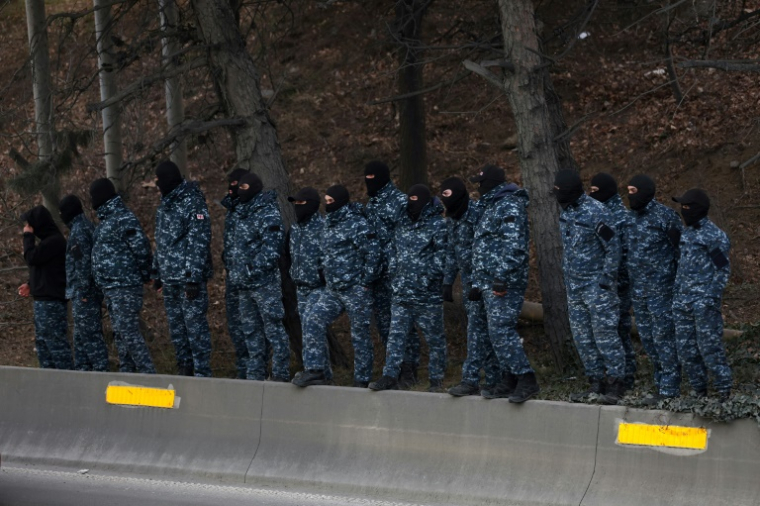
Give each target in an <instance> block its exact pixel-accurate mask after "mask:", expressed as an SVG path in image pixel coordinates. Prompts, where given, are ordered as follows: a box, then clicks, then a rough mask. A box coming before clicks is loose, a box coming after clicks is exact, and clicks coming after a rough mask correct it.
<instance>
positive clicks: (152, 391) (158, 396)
mask: <svg viewBox="0 0 760 506" xmlns="http://www.w3.org/2000/svg"><path fill="white" fill-rule="evenodd" d="M106 402H107V403H108V404H126V405H129V406H150V407H153V408H173V407H174V390H169V389H166V388H147V387H137V386H121V385H108V389H107V390H106Z"/></svg>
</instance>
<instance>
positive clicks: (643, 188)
mask: <svg viewBox="0 0 760 506" xmlns="http://www.w3.org/2000/svg"><path fill="white" fill-rule="evenodd" d="M628 186H635V187H636V189H637V190H638V191H637V192H636V193H629V194H628V203H629V204H630V205H631V209H633V210H634V211H641V210H642V209H644V208H645V207H646V206H647V204H649V203H650V202H651V201H652V200H653V199H654V192H655V190H656V189H657V188H656V187H655V184H654V181H653V180H652V178H651V177H649V176H645V175H644V174H639V175H638V176H633V178H632V179H631V180H630V181H628Z"/></svg>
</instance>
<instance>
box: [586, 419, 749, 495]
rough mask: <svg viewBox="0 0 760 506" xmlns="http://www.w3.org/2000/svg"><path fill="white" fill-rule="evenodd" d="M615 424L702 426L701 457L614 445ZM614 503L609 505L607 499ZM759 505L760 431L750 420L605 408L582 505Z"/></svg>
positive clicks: (683, 451)
mask: <svg viewBox="0 0 760 506" xmlns="http://www.w3.org/2000/svg"><path fill="white" fill-rule="evenodd" d="M620 421H625V422H633V423H637V422H641V423H647V424H653V425H665V426H672V425H676V426H683V427H705V428H707V429H708V430H709V431H710V435H709V438H708V441H707V449H706V450H705V451H703V452H693V451H688V450H666V449H657V448H644V447H621V446H620V445H619V444H616V440H617V427H618V423H619V422H620ZM611 498H613V499H614V500H611ZM610 504H614V505H615V506H641V505H647V506H655V505H684V506H686V505H689V506H719V505H725V506H757V505H760V429H759V428H758V424H757V422H755V421H754V420H738V421H734V422H732V423H730V424H725V423H714V422H711V421H709V420H704V419H700V418H698V417H695V416H694V415H691V414H683V413H669V412H665V411H643V410H633V409H631V410H628V409H625V408H622V407H617V406H615V407H604V408H602V410H601V416H600V418H599V445H598V447H597V458H596V471H595V472H594V479H593V480H592V482H591V486H590V487H589V491H588V493H587V494H586V497H585V498H584V499H583V502H582V503H581V506H608V505H610Z"/></svg>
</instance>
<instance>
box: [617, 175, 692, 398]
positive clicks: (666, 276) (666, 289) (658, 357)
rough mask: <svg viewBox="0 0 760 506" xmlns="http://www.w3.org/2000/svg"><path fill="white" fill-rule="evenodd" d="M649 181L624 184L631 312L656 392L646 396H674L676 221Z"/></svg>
mask: <svg viewBox="0 0 760 506" xmlns="http://www.w3.org/2000/svg"><path fill="white" fill-rule="evenodd" d="M655 191H656V188H655V183H654V181H653V180H652V179H651V178H650V177H648V176H645V175H638V176H635V177H634V178H633V179H631V181H630V182H629V183H628V201H629V203H630V206H631V216H632V218H633V226H632V227H631V228H630V230H629V233H628V238H627V241H628V270H629V273H630V278H631V283H632V288H633V311H634V313H635V314H636V327H637V329H638V331H639V338H640V339H641V344H642V345H643V346H644V350H645V351H646V353H647V355H648V356H649V361H650V362H651V363H652V367H653V369H654V380H655V385H656V387H657V393H656V395H655V396H653V397H652V398H651V399H652V400H653V401H657V400H659V399H660V398H661V397H678V396H679V395H680V393H681V367H680V364H679V361H678V353H677V350H676V342H675V328H674V324H673V284H674V282H675V277H676V270H677V269H678V242H679V240H680V237H681V231H682V226H681V220H680V219H679V218H678V215H677V214H676V213H675V211H673V210H672V209H670V208H669V207H666V206H664V205H662V204H660V203H659V202H657V201H656V200H654V196H655Z"/></svg>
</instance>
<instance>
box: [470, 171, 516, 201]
mask: <svg viewBox="0 0 760 506" xmlns="http://www.w3.org/2000/svg"><path fill="white" fill-rule="evenodd" d="M506 181H507V180H506V177H505V176H504V169H502V168H501V167H497V166H496V165H486V166H484V167H483V168H482V169H480V172H479V173H478V175H477V176H473V177H471V178H470V182H472V183H479V185H478V193H480V196H481V197H482V196H483V195H485V194H486V193H488V192H490V191H491V190H493V189H494V188H496V187H497V186H500V185H502V184H504V183H505V182H506Z"/></svg>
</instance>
